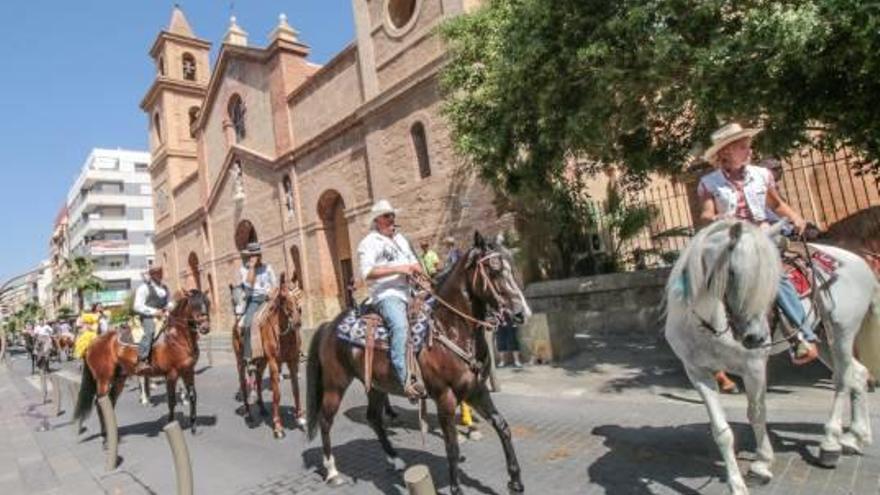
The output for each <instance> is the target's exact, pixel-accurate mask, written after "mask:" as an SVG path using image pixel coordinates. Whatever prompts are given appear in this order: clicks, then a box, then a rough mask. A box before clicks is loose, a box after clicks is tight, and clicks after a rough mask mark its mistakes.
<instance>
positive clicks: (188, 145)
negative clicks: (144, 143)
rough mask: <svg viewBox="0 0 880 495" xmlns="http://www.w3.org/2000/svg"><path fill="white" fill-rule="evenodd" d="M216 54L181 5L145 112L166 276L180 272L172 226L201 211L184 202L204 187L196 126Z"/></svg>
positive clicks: (159, 49) (165, 38)
mask: <svg viewBox="0 0 880 495" xmlns="http://www.w3.org/2000/svg"><path fill="white" fill-rule="evenodd" d="M210 49H211V44H210V43H209V42H207V41H205V40H202V39H200V38H198V37H196V35H195V34H194V33H193V30H192V28H191V27H190V25H189V22H187V20H186V16H184V14H183V11H182V10H181V9H180V7H177V6H175V7H174V9H173V10H172V12H171V20H170V22H169V23H168V27H167V28H166V29H164V30H162V31H161V32H160V33H159V35H158V36H157V37H156V41H155V42H154V43H153V47H152V48H151V49H150V57H151V58H152V59H153V63H154V64H155V67H156V77H155V79H154V81H153V84H152V85H151V86H150V89H149V90H148V91H147V94H146V95H145V96H144V99H143V100H142V101H141V109H142V110H143V111H144V112H145V113H146V114H147V119H148V129H149V144H150V154H151V163H150V177H151V179H152V187H153V202H154V205H153V206H154V216H155V219H156V238H155V246H156V258H157V261H159V262H161V263H166V262H167V263H169V264H172V266H169V267H167V269H166V273H168V272H170V271H171V270H174V271H175V272H176V271H177V269H178V268H179V267H178V266H177V264H178V260H179V256H177V253H175V252H174V249H175V248H174V245H175V243H174V239H173V234H172V233H171V232H172V231H173V229H172V227H174V226H176V225H177V223H178V222H179V221H181V220H182V219H185V218H187V217H188V216H190V215H191V214H192V213H193V212H195V211H197V210H198V209H199V208H200V206H201V205H200V204H199V202H198V201H185V200H183V198H184V197H185V198H199V197H200V196H199V195H198V194H192V191H190V188H193V187H195V188H198V187H200V181H198V180H193V179H195V178H196V177H194V176H196V175H197V174H198V170H199V166H198V153H197V150H198V132H197V130H196V123H197V122H198V119H199V114H200V113H201V106H202V104H203V102H204V98H205V94H206V92H207V87H208V81H209V78H210V67H209V53H210ZM184 185H186V186H185V187H184Z"/></svg>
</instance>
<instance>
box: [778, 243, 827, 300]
mask: <svg viewBox="0 0 880 495" xmlns="http://www.w3.org/2000/svg"><path fill="white" fill-rule="evenodd" d="M810 258H811V259H812V266H811V263H809V262H808V261H807V260H806V259H805V258H804V257H803V256H802V255H799V254H792V255H789V256H785V257H784V259H783V264H784V270H785V273H786V275H787V276H788V279H789V280H790V281H791V284H792V285H793V286H794V288H795V290H796V291H797V293H798V295H799V296H801V298H804V297H808V296H809V295H810V294H812V292H813V281H814V280H818V281H820V282H821V283H822V284H830V283H831V282H833V281H834V277H835V276H836V274H835V273H836V272H837V267H838V266H840V262H839V261H838V260H837V259H835V258H834V257H833V256H831V255H830V254H828V253H826V252H824V251H820V250H818V249H816V248H813V249H811V251H810Z"/></svg>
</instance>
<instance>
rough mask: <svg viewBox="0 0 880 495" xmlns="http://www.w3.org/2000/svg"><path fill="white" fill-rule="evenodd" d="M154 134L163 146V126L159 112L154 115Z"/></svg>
mask: <svg viewBox="0 0 880 495" xmlns="http://www.w3.org/2000/svg"><path fill="white" fill-rule="evenodd" d="M153 132H155V133H156V142H157V143H158V144H162V124H161V119H160V118H159V112H156V113H154V114H153Z"/></svg>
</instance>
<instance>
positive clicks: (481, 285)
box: [464, 231, 532, 323]
mask: <svg viewBox="0 0 880 495" xmlns="http://www.w3.org/2000/svg"><path fill="white" fill-rule="evenodd" d="M513 267H514V264H513V256H511V254H510V252H509V251H508V250H506V249H505V248H504V247H503V246H500V245H496V244H493V243H490V242H488V241H486V239H485V238H483V236H482V235H481V234H480V232H478V231H477V232H474V245H473V247H471V249H469V250H468V252H467V254H466V255H465V257H464V269H465V272H466V274H467V290H468V293H469V294H470V295H471V297H472V298H473V299H474V300H476V301H478V302H480V303H482V304H483V305H485V307H486V308H487V309H488V312H489V313H490V314H489V318H491V319H495V320H496V321H501V320H503V319H504V317H505V316H509V317H510V318H511V319H512V320H513V321H514V322H516V323H522V322H524V321H525V319H526V318H528V317H529V316H531V314H532V312H531V309H530V308H529V304H528V302H526V298H525V296H524V295H523V293H522V289H521V288H520V286H519V283H518V282H517V278H516V276H515V273H514V268H513Z"/></svg>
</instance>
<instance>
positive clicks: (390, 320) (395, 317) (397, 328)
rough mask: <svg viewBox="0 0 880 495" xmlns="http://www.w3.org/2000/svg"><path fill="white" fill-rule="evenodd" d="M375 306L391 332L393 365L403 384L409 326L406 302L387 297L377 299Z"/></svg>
mask: <svg viewBox="0 0 880 495" xmlns="http://www.w3.org/2000/svg"><path fill="white" fill-rule="evenodd" d="M375 307H376V311H378V312H379V315H381V316H382V319H383V320H385V327H386V328H388V332H389V333H390V340H391V341H390V347H391V366H392V367H393V368H394V373H395V374H396V375H397V379H398V380H400V384H401V385H403V384H405V382H406V337H407V329H408V327H409V322H408V321H407V317H406V302H405V301H403V300H401V299H398V298H396V297H386V298H385V299H381V300H379V301H377V302H376V304H375Z"/></svg>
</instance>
